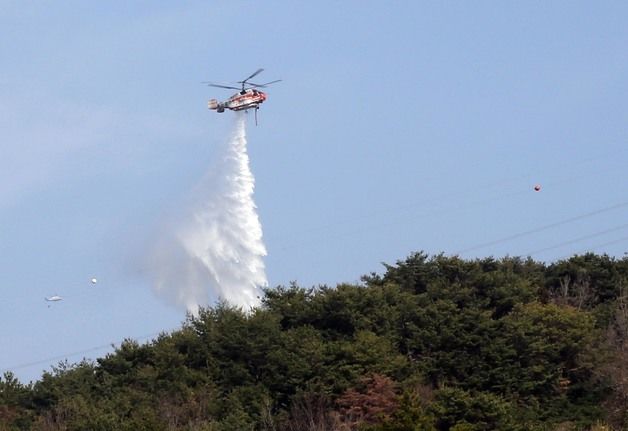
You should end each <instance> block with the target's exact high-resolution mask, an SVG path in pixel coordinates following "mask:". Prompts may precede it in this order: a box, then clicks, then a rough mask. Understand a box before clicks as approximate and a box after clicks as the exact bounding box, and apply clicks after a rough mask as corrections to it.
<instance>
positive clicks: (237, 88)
mask: <svg viewBox="0 0 628 431" xmlns="http://www.w3.org/2000/svg"><path fill="white" fill-rule="evenodd" d="M203 84H205V82H203ZM207 85H208V86H210V87H218V88H228V89H229V90H239V89H240V87H232V86H229V85H220V84H212V83H211V82H208V83H207Z"/></svg>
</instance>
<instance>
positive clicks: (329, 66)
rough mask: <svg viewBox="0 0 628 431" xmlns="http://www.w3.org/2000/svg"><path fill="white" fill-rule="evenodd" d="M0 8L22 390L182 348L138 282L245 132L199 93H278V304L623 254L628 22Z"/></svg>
mask: <svg viewBox="0 0 628 431" xmlns="http://www.w3.org/2000/svg"><path fill="white" fill-rule="evenodd" d="M1 3H2V7H1V8H0V29H1V30H0V35H1V37H0V58H2V67H0V289H2V295H1V297H0V327H1V328H2V331H1V332H0V346H1V348H0V369H2V370H4V369H6V368H13V369H14V370H15V373H16V374H17V375H18V377H20V378H21V379H22V380H24V381H29V380H31V379H37V378H38V377H39V376H40V375H41V372H42V370H43V369H48V368H49V366H50V364H53V363H55V362H57V360H58V359H57V357H64V356H67V355H70V354H72V353H76V352H79V354H77V355H71V356H69V359H70V361H78V360H80V359H81V357H82V356H87V357H92V358H93V357H97V356H100V355H103V354H104V353H106V352H107V351H109V350H110V348H107V347H106V346H107V345H108V344H109V343H111V342H116V343H117V342H119V341H120V340H122V339H123V338H125V337H131V338H138V337H142V336H145V335H150V334H154V333H157V332H159V331H161V330H168V329H172V328H176V327H178V326H179V325H180V322H181V321H182V320H183V319H184V317H185V316H184V313H183V312H182V311H181V310H178V309H175V308H172V307H170V306H169V305H167V304H165V303H164V302H163V301H162V300H160V299H159V298H157V297H155V296H154V295H153V293H152V290H151V286H150V284H149V280H148V278H147V277H146V276H145V274H143V271H142V262H143V259H144V258H145V256H146V254H147V253H148V250H149V248H150V244H151V242H152V241H154V240H155V237H156V236H158V235H160V229H161V228H160V226H162V223H163V220H165V219H167V218H168V217H169V216H170V215H171V214H173V213H175V212H176V211H177V209H178V208H179V206H180V205H181V203H182V202H183V201H184V200H185V199H186V197H187V196H188V195H189V193H190V191H191V190H192V189H193V187H194V186H195V185H196V184H197V183H198V181H199V180H200V178H201V177H202V176H203V174H204V173H205V171H206V169H207V168H208V166H210V165H211V163H212V160H213V159H212V154H213V150H214V149H215V148H216V146H217V145H218V144H219V143H221V142H223V141H224V140H225V139H226V137H227V136H228V133H229V131H230V130H231V128H232V127H233V115H232V113H230V112H227V113H225V114H222V115H218V114H217V113H215V112H210V111H208V110H207V109H206V102H207V99H209V98H212V97H216V98H226V97H228V96H229V91H227V90H221V89H216V88H209V87H206V86H203V85H201V84H200V82H201V81H208V80H211V81H218V82H233V81H237V80H240V79H242V78H244V77H246V76H247V75H249V74H250V73H252V72H253V71H255V70H256V69H257V68H259V67H263V68H265V69H266V71H265V72H264V73H263V75H260V77H259V80H260V81H262V82H265V81H271V80H275V79H283V81H282V82H281V83H278V84H276V85H274V86H273V87H272V88H271V89H269V99H268V101H267V102H266V103H265V104H264V106H263V107H262V109H261V110H260V112H259V114H260V118H259V119H260V125H259V126H258V127H254V125H253V122H252V121H250V122H249V127H248V139H249V154H250V157H251V168H252V171H253V173H254V174H255V177H256V181H257V183H256V194H255V200H256V203H257V206H258V209H259V215H260V219H261V222H262V226H263V231H264V240H265V244H266V247H267V249H268V256H267V258H266V260H265V262H266V268H267V275H268V279H269V283H270V285H271V286H276V285H280V284H288V283H289V282H290V281H292V280H296V281H297V282H298V283H299V284H301V285H304V286H311V285H317V284H323V283H326V284H331V285H335V284H336V283H338V282H345V281H347V282H355V281H358V280H359V278H360V276H361V275H363V274H366V273H370V272H372V271H378V272H381V270H382V266H381V262H387V263H394V262H395V261H396V260H398V259H403V258H404V257H406V256H407V255H408V254H409V253H411V252H413V251H418V250H425V251H427V252H429V253H438V252H445V253H457V252H460V253H461V256H463V257H468V258H472V257H479V256H488V255H493V256H504V255H506V254H509V255H522V254H524V255H525V254H529V253H533V257H535V258H537V259H540V260H545V261H551V260H554V259H558V258H562V257H566V256H569V255H570V254H573V253H579V252H583V251H587V250H593V251H596V252H607V253H609V254H611V255H614V256H617V257H622V256H623V255H624V252H625V251H626V250H628V226H624V225H626V224H627V223H628V205H625V206H622V204H624V203H627V202H628V181H627V176H628V174H627V173H626V167H627V166H628V150H627V144H628V97H627V96H628V94H627V93H628V91H627V90H628V51H627V50H626V47H627V46H628V26H626V25H625V22H626V21H625V18H626V16H628V4H626V2H620V1H615V2H611V1H607V2H596V3H595V4H593V3H591V2H573V1H568V2H567V1H564V2H560V1H554V2H541V1H538V2H534V1H529V2H514V1H509V2H495V1H493V2H414V1H405V2H401V1H391V2H382V1H359V2H358V1H345V2H331V1H322V2H321V1H318V2H294V1H264V2H251V1H228V2H224V1H185V2H166V1H162V2H158V1H136V2H126V1H115V2H101V3H93V2H84V1H63V2H20V1H4V2H1ZM536 183H539V184H541V185H542V190H541V192H538V193H535V192H534V191H533V189H532V188H533V186H534V184H536ZM519 234H521V235H519ZM509 238H510V239H509ZM486 244H488V245H486ZM91 277H97V278H98V280H99V283H98V284H97V285H95V286H93V285H91V284H90V283H89V279H90V278H91ZM53 294H59V295H62V296H64V297H65V300H64V301H63V302H61V303H58V304H54V305H53V306H52V307H50V308H48V307H47V304H46V303H45V302H44V301H43V297H44V296H47V295H53ZM100 346H105V347H103V348H100V349H98V347H100ZM90 349H92V350H90ZM87 350H90V351H89V352H87V353H85V352H86V351H87ZM81 352H83V354H80V353H81ZM33 363H35V364H34V365H29V364H33ZM16 367H17V368H16Z"/></svg>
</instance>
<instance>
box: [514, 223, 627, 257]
mask: <svg viewBox="0 0 628 431" xmlns="http://www.w3.org/2000/svg"><path fill="white" fill-rule="evenodd" d="M627 227H628V224H623V225H621V226H616V227H613V228H610V229H605V230H603V231H599V232H595V233H592V234H589V235H584V236H581V237H579V238H574V239H572V240H569V241H565V242H561V243H560V244H554V245H551V246H549V247H544V248H540V249H538V250H534V251H530V252H528V253H524V254H523V256H533V255H535V254H538V253H542V252H544V251H548V250H553V249H555V248H559V247H563V246H565V245H569V244H573V243H576V242H580V241H584V240H585V239H591V238H595V237H598V236H602V235H606V234H608V233H611V232H615V231H618V230H622V229H625V228H627Z"/></svg>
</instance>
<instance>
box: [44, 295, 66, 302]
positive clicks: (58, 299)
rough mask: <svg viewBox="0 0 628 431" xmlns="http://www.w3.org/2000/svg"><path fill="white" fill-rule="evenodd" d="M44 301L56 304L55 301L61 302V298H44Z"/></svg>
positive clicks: (57, 296)
mask: <svg viewBox="0 0 628 431" xmlns="http://www.w3.org/2000/svg"><path fill="white" fill-rule="evenodd" d="M44 299H45V300H46V301H48V302H57V301H61V300H62V299H63V298H62V297H60V296H59V295H52V296H50V297H47V298H44Z"/></svg>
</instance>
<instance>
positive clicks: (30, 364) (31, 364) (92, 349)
mask: <svg viewBox="0 0 628 431" xmlns="http://www.w3.org/2000/svg"><path fill="white" fill-rule="evenodd" d="M164 332H165V331H159V332H154V333H152V334H147V335H142V336H140V337H135V338H132V339H133V340H136V341H139V340H145V339H147V338H151V337H156V336H157V335H159V334H162V333H164ZM129 338H130V337H126V338H125V339H124V340H127V339H129ZM124 340H122V341H117V342H111V343H108V344H102V345H100V346H95V347H90V348H87V349H85V350H79V351H75V352H71V353H65V354H61V355H57V356H51V357H48V358H45V359H40V360H37V361H33V362H25V363H21V364H17V365H14V366H11V367H5V368H0V373H5V372H7V371H14V370H20V369H23V368H30V367H34V366H36V365H42V364H49V363H51V362H54V361H62V360H64V359H67V358H71V357H73V356H78V355H84V354H86V353H90V352H96V351H98V350H103V349H107V348H110V347H114V346H115V345H116V344H120V343H122V342H123V341H124Z"/></svg>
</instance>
